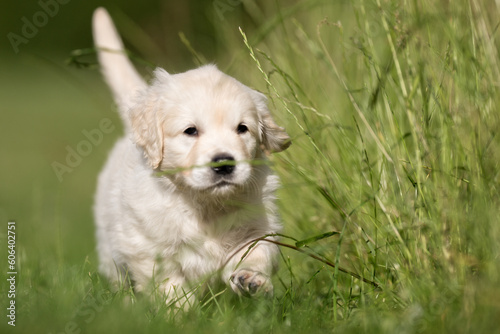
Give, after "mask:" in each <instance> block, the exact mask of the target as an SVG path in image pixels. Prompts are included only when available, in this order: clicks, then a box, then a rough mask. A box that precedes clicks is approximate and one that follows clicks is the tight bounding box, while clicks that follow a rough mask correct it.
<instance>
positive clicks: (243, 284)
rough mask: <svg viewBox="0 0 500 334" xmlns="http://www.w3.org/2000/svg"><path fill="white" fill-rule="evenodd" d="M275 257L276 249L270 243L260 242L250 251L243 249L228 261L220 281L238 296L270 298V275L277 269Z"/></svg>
mask: <svg viewBox="0 0 500 334" xmlns="http://www.w3.org/2000/svg"><path fill="white" fill-rule="evenodd" d="M247 252H248V253H247ZM245 253H247V254H246V255H245ZM244 255H245V257H244V258H243V259H242V257H243V256H244ZM277 256H278V247H277V246H276V245H274V244H272V243H268V242H262V241H261V242H259V243H258V244H257V245H256V246H255V247H253V248H252V249H251V250H250V251H248V247H245V248H244V249H242V250H241V251H239V252H238V253H236V254H235V255H234V256H233V257H232V258H231V259H230V260H229V262H228V264H227V265H226V267H225V268H224V270H223V275H222V279H223V280H224V281H225V282H228V284H229V285H230V286H231V288H232V289H233V291H234V292H236V293H237V294H239V295H243V296H248V297H251V296H260V295H264V296H272V295H273V284H272V282H271V275H272V274H273V272H274V271H275V269H276V267H277Z"/></svg>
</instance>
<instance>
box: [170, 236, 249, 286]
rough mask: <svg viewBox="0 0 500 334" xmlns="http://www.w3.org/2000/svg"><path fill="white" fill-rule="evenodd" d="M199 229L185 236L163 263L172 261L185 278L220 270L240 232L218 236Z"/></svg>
mask: <svg viewBox="0 0 500 334" xmlns="http://www.w3.org/2000/svg"><path fill="white" fill-rule="evenodd" d="M211 232H212V231H207V230H204V229H199V230H197V231H196V232H194V231H191V234H190V235H185V238H183V241H182V242H181V243H179V244H178V245H177V246H176V248H175V249H173V253H172V254H165V255H166V257H165V258H164V260H165V261H167V262H170V261H174V262H176V263H177V265H178V266H179V267H180V268H181V269H182V272H183V274H184V275H185V276H186V278H187V279H188V280H189V279H196V278H199V277H200V276H204V275H207V274H210V273H213V272H214V271H216V270H218V269H220V268H221V267H222V266H223V265H224V264H225V262H226V261H227V259H228V257H229V256H230V255H231V254H232V252H233V251H234V248H235V247H237V244H238V241H239V239H240V237H241V231H237V230H230V231H225V232H224V233H220V234H213V233H211Z"/></svg>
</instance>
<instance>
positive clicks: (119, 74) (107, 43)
mask: <svg viewBox="0 0 500 334" xmlns="http://www.w3.org/2000/svg"><path fill="white" fill-rule="evenodd" d="M92 30H93V35H94V44H95V46H96V48H97V50H98V51H97V53H98V58H99V63H100V64H101V71H102V74H103V75H104V78H105V80H106V82H107V83H108V85H109V87H110V88H111V91H112V92H113V96H114V98H115V102H116V104H117V105H118V108H119V110H120V113H121V116H122V118H123V119H124V122H125V125H126V126H127V127H128V125H129V124H128V123H129V120H128V116H127V111H128V110H129V108H130V107H131V105H132V98H133V95H134V92H136V91H137V90H139V89H143V88H144V87H146V82H145V81H144V79H142V77H141V76H140V75H139V73H137V71H136V69H135V68H134V66H133V65H132V62H131V61H130V59H129V58H128V56H127V53H126V52H125V49H124V47H123V42H122V40H121V38H120V36H119V35H118V32H117V31H116V28H115V25H114V24H113V21H112V20H111V17H110V16H109V14H108V12H107V11H106V9H104V8H102V7H100V8H97V9H96V10H95V11H94V16H93V19H92Z"/></svg>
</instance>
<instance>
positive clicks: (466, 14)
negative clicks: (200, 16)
mask: <svg viewBox="0 0 500 334" xmlns="http://www.w3.org/2000/svg"><path fill="white" fill-rule="evenodd" d="M252 3H253V2H245V5H240V6H238V7H237V8H236V9H234V11H227V12H225V13H224V20H223V21H217V17H218V16H216V15H214V17H215V19H214V20H216V21H215V23H216V24H215V26H216V27H217V29H218V36H219V43H220V45H221V50H219V54H220V58H219V59H217V60H216V62H217V63H218V64H219V67H220V68H221V69H223V70H224V71H226V72H227V73H229V74H231V75H233V76H235V77H237V78H238V79H240V80H241V81H243V82H244V83H246V84H248V85H250V86H253V87H255V88H257V89H259V90H261V91H263V92H265V93H266V94H267V95H268V96H269V105H270V107H271V108H272V110H273V114H274V115H275V118H276V120H277V122H278V123H279V124H280V125H284V126H285V127H286V128H287V131H288V133H289V134H290V135H291V137H292V140H293V145H292V146H291V147H290V148H289V149H288V150H287V151H285V152H283V153H280V154H278V155H275V156H273V157H272V162H273V165H274V167H273V168H274V169H275V170H276V171H277V172H278V173H279V174H280V176H281V178H282V183H283V187H282V189H281V190H280V191H279V198H280V200H279V206H280V210H281V215H282V219H283V222H284V224H285V232H284V233H285V234H286V235H287V236H290V237H292V238H294V239H295V240H293V239H288V238H283V239H282V242H286V243H288V244H291V245H295V246H299V247H298V248H299V249H300V250H304V251H306V252H308V253H314V254H317V255H318V256H319V257H321V258H322V259H327V261H328V262H329V263H331V264H334V265H335V268H333V267H331V266H329V265H327V264H325V262H321V261H318V260H317V259H314V258H312V257H310V256H308V255H307V254H304V252H299V251H297V250H296V249H290V248H286V247H281V250H282V261H281V269H280V271H279V273H278V274H277V275H276V277H274V285H275V296H274V298H273V299H272V300H264V301H259V300H251V299H246V298H242V299H240V298H238V297H235V296H234V295H233V294H232V292H231V291H229V290H227V291H225V290H224V288H220V287H213V288H212V290H208V291H206V292H205V293H204V294H202V295H201V296H200V297H199V300H200V302H199V303H197V304H195V305H194V306H193V307H191V309H190V310H189V311H186V312H183V311H179V310H177V309H176V308H175V307H169V306H166V305H164V303H163V302H162V301H161V300H159V299H158V298H150V297H148V296H144V295H137V296H136V295H134V294H133V292H131V291H129V290H127V289H122V290H120V291H118V292H113V290H112V289H110V288H109V286H108V283H107V282H106V281H105V280H104V279H103V278H102V277H100V276H99V275H98V274H97V272H96V268H97V262H96V254H95V251H94V249H93V248H94V240H93V222H92V215H91V205H92V204H91V203H92V196H93V192H94V189H95V186H94V184H95V179H96V175H97V172H98V170H99V169H100V167H101V166H102V164H103V162H104V160H105V158H106V154H107V151H108V150H109V148H110V147H111V146H112V144H113V142H114V140H115V139H116V138H117V137H118V136H119V134H120V130H119V129H118V128H119V126H118V124H120V122H119V120H118V117H117V115H115V114H114V113H113V112H112V110H111V108H109V106H110V104H111V102H110V98H109V94H108V93H107V92H106V91H105V90H104V86H103V84H102V83H99V82H100V81H99V80H100V79H99V77H98V74H97V73H96V72H95V71H91V70H86V71H82V70H75V69H68V68H64V69H61V68H59V67H58V66H55V65H51V64H49V63H46V62H45V61H41V60H40V59H33V58H28V57H25V58H23V59H24V60H23V62H21V64H19V63H18V66H20V65H23V66H27V67H28V69H32V70H33V71H37V72H36V73H38V74H39V75H38V76H34V77H33V76H32V75H31V73H29V71H25V72H22V73H21V74H20V75H19V74H18V73H17V72H16V68H15V67H13V68H6V71H5V75H4V76H3V77H2V78H1V79H0V83H1V85H2V87H1V88H2V93H1V94H5V95H4V96H3V97H2V100H3V101H11V102H9V103H6V104H5V105H4V106H3V108H5V110H7V111H8V112H9V111H10V112H11V114H9V115H10V117H11V118H10V123H7V122H1V124H0V131H1V132H2V136H4V137H5V138H10V139H11V140H12V138H14V142H12V144H9V145H7V144H6V143H5V140H2V141H3V142H4V143H2V146H1V153H2V156H3V157H6V158H5V159H6V160H5V164H3V165H2V167H0V168H1V170H0V172H1V173H0V174H1V176H0V179H1V182H2V189H1V192H0V196H1V197H0V199H1V202H0V203H1V206H0V218H1V219H2V221H4V222H7V220H8V219H15V220H16V222H17V226H18V241H17V251H18V259H17V261H18V271H19V275H18V287H17V289H18V290H17V296H16V305H18V308H17V312H18V313H17V316H18V317H17V326H16V329H15V331H19V332H29V331H30V332H31V331H34V332H43V333H61V332H68V333H69V332H75V333H77V332H81V333H87V332H88V333H105V332H131V333H132V332H145V333H149V332H160V331H163V332H168V333H177V332H179V333H195V332H196V333H260V332H262V333H316V332H318V333H320V332H321V333H324V332H342V333H350V332H352V333H359V332H367V333H415V332H426V333H433V332H435V333H443V332H450V333H462V332H468V333H493V332H497V333H499V332H500V326H498V317H499V316H500V302H499V301H500V223H499V221H498V217H499V208H500V203H499V191H500V178H499V177H500V175H499V172H500V169H499V166H498V161H500V146H499V143H500V139H499V138H498V136H497V132H498V130H499V129H500V127H499V125H500V124H499V121H500V117H499V115H500V114H499V112H498V108H497V106H496V105H497V103H499V102H500V93H499V92H498V90H499V78H500V57H499V52H500V43H499V42H500V41H499V38H498V32H497V28H498V24H499V22H500V19H499V16H498V14H497V13H498V10H499V8H498V7H497V6H495V4H494V3H493V2H492V3H486V2H482V1H478V0H473V1H470V2H466V1H454V2H450V3H448V2H444V1H431V0H424V1H404V2H401V3H400V2H396V1H382V0H370V1H360V0H355V1H350V2H349V1H342V2H338V3H336V4H330V2H327V1H315V0H306V1H302V2H299V3H297V4H292V3H290V4H287V5H282V6H279V5H278V4H277V2H265V3H264V2H263V3H260V4H259V6H252ZM325 17H328V18H327V19H325ZM241 18H244V19H245V20H246V21H245V22H251V23H252V24H248V28H245V26H243V28H242V30H243V34H242V33H240V31H239V30H238V26H239V25H241V23H240V22H239V20H240V19H241ZM243 35H245V36H246V39H247V40H246V43H245V39H244V36H243ZM82 47H85V46H82ZM190 47H191V48H192V49H193V50H196V51H193V52H194V53H196V55H195V57H194V59H204V57H203V51H202V50H197V48H196V45H192V44H191V46H190ZM143 57H144V58H146V59H147V55H143ZM195 62H196V60H195ZM40 65H42V66H40ZM40 68H43V70H41V69H40ZM40 78H42V79H40ZM16 87H23V88H22V89H23V91H25V92H27V93H28V94H30V95H29V96H30V97H31V99H32V100H34V101H38V102H37V103H34V102H32V101H28V100H26V97H24V98H23V94H21V92H20V91H19V88H16ZM14 100H16V101H15V103H14V102H12V101H14ZM104 117H106V118H109V119H111V120H112V122H113V124H116V125H117V130H115V131H114V132H113V133H111V134H109V135H105V138H104V141H103V144H101V145H99V146H97V147H95V148H94V149H93V151H92V153H91V154H90V155H89V156H88V157H85V158H84V159H83V161H82V163H81V164H80V165H79V166H78V167H76V168H75V169H74V171H73V172H71V173H69V174H66V175H65V176H64V180H63V182H61V183H59V182H58V181H57V178H56V177H55V175H54V172H53V171H52V168H51V163H52V161H54V160H56V161H60V162H63V161H64V159H65V157H66V151H65V147H66V145H69V146H71V147H76V145H77V144H78V143H79V141H81V140H82V139H84V137H83V135H82V133H81V131H82V130H83V129H87V130H90V129H93V128H97V127H98V124H99V121H100V120H101V119H102V118H104ZM59 124H64V126H60V125H59ZM61 143H64V144H61ZM12 175H22V179H23V180H22V181H20V179H21V178H19V179H14V178H13V177H12ZM328 232H339V233H328ZM0 233H1V234H2V243H1V245H2V248H3V250H2V251H1V253H2V254H5V256H4V255H2V256H0V265H1V268H6V267H7V264H6V257H7V256H6V254H7V253H6V251H5V249H6V246H5V247H4V246H3V245H4V242H3V240H6V237H5V236H4V234H5V233H6V228H5V229H4V230H2V231H0ZM325 233H328V234H325ZM300 240H302V241H304V242H302V243H299V244H296V243H295V242H296V241H300ZM2 270H3V269H2ZM4 271H6V270H4ZM346 272H347V273H346ZM349 273H354V274H355V276H353V275H351V274H349ZM360 276H361V277H364V278H365V279H366V280H369V281H373V282H376V283H377V285H378V286H379V287H378V288H375V287H374V286H373V285H371V284H369V283H364V282H363V281H361V280H360V279H358V278H356V277H360ZM1 288H2V290H1V294H2V296H4V295H6V291H7V285H6V281H5V280H2V283H1ZM153 297H155V296H153ZM156 297H157V296H156ZM2 300H4V299H3V297H2ZM2 303H3V302H2ZM2 305H3V304H2ZM2 307H3V306H2ZM4 312H5V311H4ZM8 327H9V326H7V325H6V321H5V319H4V320H2V323H1V324H0V329H1V330H2V332H4V331H5V330H10V331H12V332H13V331H14V330H12V329H11V328H8Z"/></svg>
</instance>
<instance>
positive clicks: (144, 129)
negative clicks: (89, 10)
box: [93, 8, 289, 300]
mask: <svg viewBox="0 0 500 334" xmlns="http://www.w3.org/2000/svg"><path fill="white" fill-rule="evenodd" d="M93 32H94V40H95V44H96V47H97V48H98V50H99V51H98V55H99V62H100V64H101V67H102V73H103V75H104V77H105V80H106V81H107V83H108V85H109V86H110V88H111V91H112V92H113V95H114V98H115V100H116V102H117V105H118V108H119V111H120V113H121V116H122V118H123V120H124V123H125V131H126V134H125V136H124V138H122V139H120V140H119V141H118V142H117V143H116V146H115V147H114V148H113V150H112V152H111V153H110V156H109V159H108V161H107V163H106V165H105V167H104V169H103V171H102V172H101V174H100V176H99V180H98V189H97V194H96V198H95V219H96V226H97V250H98V254H99V261H100V266H99V268H100V271H101V272H102V273H103V274H104V275H106V276H107V277H109V278H110V279H111V280H112V281H119V280H122V279H124V276H125V274H128V275H129V276H130V278H131V280H132V281H133V282H134V287H135V289H137V290H139V291H140V290H144V289H145V288H147V287H148V286H149V285H150V284H152V283H155V284H156V285H159V288H160V291H162V292H163V293H164V294H165V295H166V298H167V300H172V299H173V298H174V297H177V296H178V295H179V291H181V290H180V289H183V290H187V289H189V288H190V287H191V286H193V285H195V284H197V283H199V282H200V281H202V280H204V279H205V278H209V277H210V276H211V275H213V274H214V273H215V274H217V275H218V276H219V277H220V279H222V281H223V282H224V283H226V284H228V285H230V286H231V288H232V289H233V290H234V291H235V292H236V293H238V294H243V295H259V294H271V293H272V290H273V287H272V283H271V279H270V276H271V274H272V273H273V270H274V269H275V267H276V264H277V255H278V249H277V247H276V246H275V245H274V244H272V243H269V242H259V243H258V244H257V246H256V247H254V248H252V249H251V251H250V252H249V254H248V255H247V256H246V257H245V258H244V260H243V261H242V262H241V263H240V260H241V257H242V255H243V254H244V253H245V252H246V251H247V250H248V247H245V245H246V244H247V243H248V242H249V241H250V240H252V239H254V238H258V237H261V236H264V235H266V234H271V233H277V232H279V231H280V230H281V224H280V222H279V220H278V217H277V214H276V208H275V204H274V199H275V198H274V191H275V190H276V189H277V188H278V185H279V181H278V178H277V177H276V176H275V175H273V174H272V172H271V170H270V169H269V167H268V166H267V165H266V164H262V163H259V164H254V163H252V162H255V161H258V160H262V161H265V160H266V152H279V151H281V150H284V149H286V148H287V147H288V145H289V138H288V136H287V134H286V133H285V131H284V130H283V129H282V128H280V127H278V126H277V125H276V124H275V123H274V121H273V120H272V118H271V115H270V113H269V110H268V109H267V106H266V99H265V97H264V95H262V94H260V93H258V92H256V91H254V90H252V89H250V88H248V87H246V86H245V85H243V84H241V83H240V82H238V81H236V80H235V79H233V78H231V77H229V76H227V75H225V74H223V73H222V72H221V71H219V70H218V69H217V68H216V67H215V66H212V65H209V66H203V67H200V68H198V69H195V70H191V71H188V72H185V73H181V74H175V75H171V74H168V73H167V72H165V71H164V70H162V69H157V70H156V71H155V72H154V80H153V81H152V83H151V84H150V85H147V84H146V83H145V82H144V81H143V79H142V78H141V77H140V75H139V74H138V73H137V72H136V70H135V69H134V67H133V65H132V64H131V62H130V60H129V59H128V57H127V56H126V53H125V52H124V49H123V44H122V42H121V40H120V37H119V35H118V34H117V32H116V29H115V27H114V25H113V22H112V21H111V19H110V17H109V15H108V13H107V12H106V10H104V9H102V8H99V9H97V10H96V11H95V13H94V17H93ZM193 129H195V131H194V130H193ZM194 132H195V133H194ZM221 157H222V158H221ZM217 159H218V160H220V161H222V163H227V165H225V166H222V167H218V166H213V165H212V166H207V164H210V163H211V162H212V161H215V160H217ZM231 159H234V162H235V165H234V164H233V165H231V162H232V160H231ZM228 161H229V162H228ZM235 253H236V254H235ZM153 279H154V282H153Z"/></svg>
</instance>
